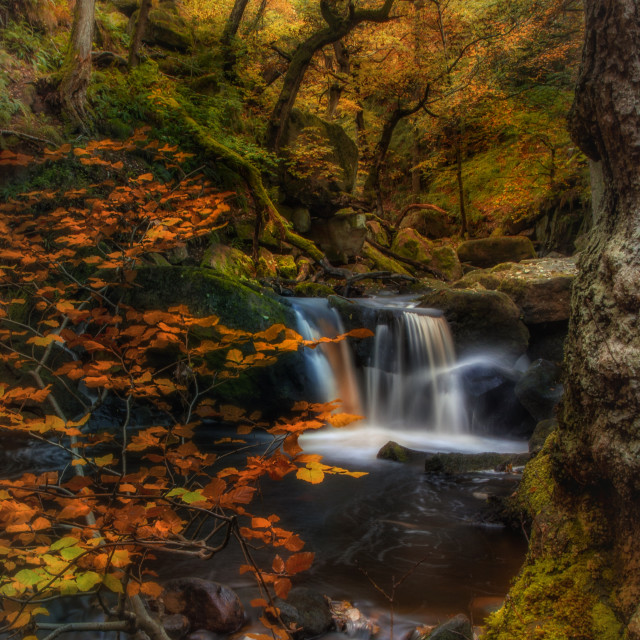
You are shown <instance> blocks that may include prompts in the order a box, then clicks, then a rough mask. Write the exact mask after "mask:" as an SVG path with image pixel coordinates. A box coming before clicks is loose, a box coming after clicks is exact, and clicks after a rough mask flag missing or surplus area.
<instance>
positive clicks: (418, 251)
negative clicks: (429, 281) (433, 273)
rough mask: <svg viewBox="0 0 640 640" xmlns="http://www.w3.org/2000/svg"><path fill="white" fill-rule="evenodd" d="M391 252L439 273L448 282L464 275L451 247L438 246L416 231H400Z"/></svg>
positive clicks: (405, 229) (406, 229)
mask: <svg viewBox="0 0 640 640" xmlns="http://www.w3.org/2000/svg"><path fill="white" fill-rule="evenodd" d="M391 250H392V251H393V252H394V253H396V254H397V255H399V256H402V257H404V258H409V259H410V260H415V261H416V262H421V263H422V264H424V265H425V266H427V267H430V268H432V269H435V270H437V271H439V272H440V273H442V274H443V275H444V277H445V278H446V279H447V280H456V279H457V278H459V277H460V276H461V275H462V266H461V265H460V261H459V260H458V256H457V254H456V252H455V251H454V250H453V249H452V248H451V247H439V246H436V245H435V244H434V243H433V242H432V241H431V240H428V239H427V238H425V237H423V236H422V235H420V234H419V233H418V232H417V231H416V230H415V229H411V228H404V229H400V231H399V232H398V234H397V235H396V237H395V239H394V241H393V244H392V245H391Z"/></svg>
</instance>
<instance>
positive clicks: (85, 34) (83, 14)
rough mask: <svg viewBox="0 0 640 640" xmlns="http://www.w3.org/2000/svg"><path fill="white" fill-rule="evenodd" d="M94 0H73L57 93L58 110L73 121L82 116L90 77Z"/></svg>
mask: <svg viewBox="0 0 640 640" xmlns="http://www.w3.org/2000/svg"><path fill="white" fill-rule="evenodd" d="M94 9H95V0H76V6H75V11H74V14H73V25H72V27H71V37H70V39H69V47H68V49H67V54H66V57H65V61H64V66H63V70H62V80H61V81H60V85H59V87H58V96H59V100H60V104H61V106H62V110H63V111H64V112H65V113H66V114H67V115H68V116H69V118H70V119H71V120H72V122H73V123H74V124H76V125H81V124H82V123H83V122H84V120H85V119H86V104H87V87H88V86H89V81H90V80H91V46H92V44H93V23H94Z"/></svg>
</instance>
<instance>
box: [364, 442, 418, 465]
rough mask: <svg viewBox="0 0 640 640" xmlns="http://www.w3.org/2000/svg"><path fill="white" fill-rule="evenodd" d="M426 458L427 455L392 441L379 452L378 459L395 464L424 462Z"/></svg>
mask: <svg viewBox="0 0 640 640" xmlns="http://www.w3.org/2000/svg"><path fill="white" fill-rule="evenodd" d="M425 456H426V454H425V453H422V452H421V451H415V450H414V449H409V448H408V447H404V446H403V445H401V444H398V443H397V442H394V441H393V440H390V441H389V442H387V444H385V445H384V446H383V447H382V448H381V449H380V451H378V453H377V455H376V458H379V459H380V460H392V461H394V462H422V461H423V460H424V459H425Z"/></svg>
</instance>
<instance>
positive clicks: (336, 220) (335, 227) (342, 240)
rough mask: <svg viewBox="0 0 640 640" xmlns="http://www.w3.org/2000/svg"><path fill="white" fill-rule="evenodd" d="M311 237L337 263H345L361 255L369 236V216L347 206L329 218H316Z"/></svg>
mask: <svg viewBox="0 0 640 640" xmlns="http://www.w3.org/2000/svg"><path fill="white" fill-rule="evenodd" d="M309 235H310V237H311V238H312V239H313V240H315V242H316V243H317V244H318V245H319V246H320V248H321V249H322V250H323V251H324V252H325V254H326V255H327V258H328V259H329V260H331V261H332V262H334V263H336V264H345V263H347V262H349V260H350V259H351V258H354V257H355V256H357V255H360V252H361V251H362V247H363V245H364V241H365V238H366V237H367V218H366V216H365V215H364V213H357V212H356V211H354V210H353V209H351V208H349V207H347V208H344V209H340V210H339V211H338V212H336V214H335V215H334V216H332V217H331V218H329V219H315V220H314V221H313V223H312V226H311V232H310V234H309Z"/></svg>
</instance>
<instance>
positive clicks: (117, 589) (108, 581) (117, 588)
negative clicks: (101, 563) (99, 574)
mask: <svg viewBox="0 0 640 640" xmlns="http://www.w3.org/2000/svg"><path fill="white" fill-rule="evenodd" d="M102 584H103V585H104V586H105V587H107V589H109V590H110V591H113V592H114V593H124V589H123V587H122V582H120V580H118V578H116V577H115V576H114V575H113V574H112V573H108V574H107V575H106V576H104V578H103V579H102Z"/></svg>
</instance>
